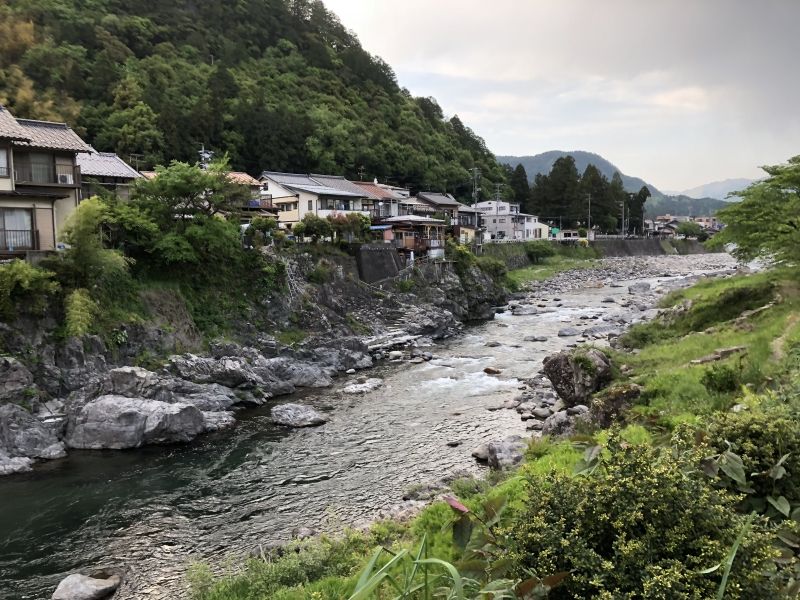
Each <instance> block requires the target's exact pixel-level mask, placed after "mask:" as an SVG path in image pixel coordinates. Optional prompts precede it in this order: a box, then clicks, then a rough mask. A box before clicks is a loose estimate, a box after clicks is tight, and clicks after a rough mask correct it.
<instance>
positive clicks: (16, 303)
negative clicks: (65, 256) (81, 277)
mask: <svg viewBox="0 0 800 600" xmlns="http://www.w3.org/2000/svg"><path fill="white" fill-rule="evenodd" d="M54 275H55V274H54V273H53V272H51V271H45V270H43V269H38V268H36V267H32V266H31V265H29V264H28V263H26V262H25V261H23V260H14V261H11V262H10V263H8V264H5V265H0V318H3V319H4V320H11V319H13V318H14V317H16V316H17V315H18V314H20V313H31V314H41V313H42V312H44V310H45V309H46V308H47V301H48V298H49V297H50V296H52V295H53V294H55V293H56V292H58V289H59V285H58V283H56V282H55V281H53V276H54Z"/></svg>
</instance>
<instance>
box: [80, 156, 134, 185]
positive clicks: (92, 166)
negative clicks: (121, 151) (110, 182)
mask: <svg viewBox="0 0 800 600" xmlns="http://www.w3.org/2000/svg"><path fill="white" fill-rule="evenodd" d="M76 162H77V163H78V166H79V167H80V168H81V175H88V176H89V177H120V178H123V179H137V178H139V177H141V175H140V174H139V173H138V171H136V169H134V168H133V167H132V166H130V165H129V164H128V163H126V162H125V161H124V160H122V159H121V158H120V157H119V156H117V155H116V154H114V153H113V152H92V153H91V154H78V156H77V159H76Z"/></svg>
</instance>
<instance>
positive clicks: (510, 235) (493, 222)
mask: <svg viewBox="0 0 800 600" xmlns="http://www.w3.org/2000/svg"><path fill="white" fill-rule="evenodd" d="M475 208H477V209H480V210H481V211H483V219H482V223H483V226H484V227H485V229H486V236H487V238H488V239H487V240H486V241H490V240H491V241H502V240H519V241H529V240H546V239H547V238H548V235H549V232H550V228H549V227H548V226H547V225H546V224H544V223H540V222H539V217H537V216H536V215H529V214H527V213H523V212H520V209H519V204H513V203H510V202H505V201H504V200H485V201H483V202H478V203H477V204H476V205H475Z"/></svg>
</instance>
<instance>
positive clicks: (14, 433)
mask: <svg viewBox="0 0 800 600" xmlns="http://www.w3.org/2000/svg"><path fill="white" fill-rule="evenodd" d="M0 453H3V454H5V455H6V456H7V457H8V458H9V459H11V458H29V459H33V458H44V459H53V458H61V457H62V456H65V454H66V453H65V451H64V444H62V443H61V442H60V441H58V439H57V438H56V436H55V434H54V433H53V432H52V431H51V430H50V429H48V428H47V427H45V426H44V425H43V424H42V423H41V422H40V421H39V420H38V419H37V418H36V417H34V416H33V415H32V414H31V413H29V412H28V411H27V410H25V409H24V408H22V407H21V406H17V405H16V404H2V405H0ZM16 464H18V465H19V464H21V463H20V461H16Z"/></svg>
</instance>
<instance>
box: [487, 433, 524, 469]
mask: <svg viewBox="0 0 800 600" xmlns="http://www.w3.org/2000/svg"><path fill="white" fill-rule="evenodd" d="M527 446H528V445H527V443H526V442H525V440H523V439H522V438H521V437H520V436H518V435H513V436H511V437H507V438H506V439H504V440H502V441H498V442H490V443H489V444H487V447H486V449H487V455H488V456H487V460H488V462H489V466H490V467H491V468H493V469H505V468H508V467H513V466H514V465H517V464H519V463H520V462H521V461H522V458H523V456H524V455H525V449H526V448H527Z"/></svg>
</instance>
